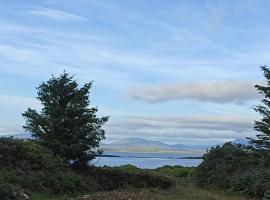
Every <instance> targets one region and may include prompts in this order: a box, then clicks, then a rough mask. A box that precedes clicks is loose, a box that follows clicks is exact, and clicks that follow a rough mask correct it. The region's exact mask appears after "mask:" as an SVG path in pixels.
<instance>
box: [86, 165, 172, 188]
mask: <svg viewBox="0 0 270 200" xmlns="http://www.w3.org/2000/svg"><path fill="white" fill-rule="evenodd" d="M82 173H83V174H84V176H86V177H92V178H93V179H94V180H96V181H97V182H98V184H99V187H100V190H114V189H119V188H125V187H135V188H161V189H168V188H170V187H172V186H174V185H175V180H174V179H173V178H170V177H168V176H165V175H162V174H160V173H156V172H153V171H151V170H142V169H138V168H136V167H131V166H130V165H129V166H127V167H123V166H122V167H106V168H90V169H88V170H86V171H84V172H82Z"/></svg>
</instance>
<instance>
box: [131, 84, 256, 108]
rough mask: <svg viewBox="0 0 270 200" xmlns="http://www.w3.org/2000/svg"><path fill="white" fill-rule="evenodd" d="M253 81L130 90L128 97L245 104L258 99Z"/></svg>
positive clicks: (155, 101) (154, 100) (162, 86)
mask: <svg viewBox="0 0 270 200" xmlns="http://www.w3.org/2000/svg"><path fill="white" fill-rule="evenodd" d="M254 84H255V82H252V81H237V80H224V81H209V82H202V83H189V84H178V85H177V84H173V85H172V84H171V85H169V84H168V85H166V84H163V85H157V86H145V87H140V88H130V89H129V90H128V97H130V98H131V99H134V100H142V101H145V102H149V103H157V102H164V101H172V100H184V99H193V100H198V101H201V102H215V103H228V102H229V103H230V102H233V103H243V102H246V101H249V100H254V99H257V98H258V93H257V91H256V89H255V88H254Z"/></svg>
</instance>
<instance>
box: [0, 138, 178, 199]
mask: <svg viewBox="0 0 270 200" xmlns="http://www.w3.org/2000/svg"><path fill="white" fill-rule="evenodd" d="M80 170H81V171H80ZM174 184H175V182H174V180H173V179H172V178H169V177H167V176H163V175H161V174H158V173H155V172H152V171H148V170H141V169H138V168H136V167H134V166H131V165H130V166H126V167H120V168H109V167H106V168H96V167H91V166H87V167H85V168H83V169H82V168H76V170H75V169H73V170H71V169H70V168H68V167H67V166H66V165H64V162H63V161H62V160H61V159H60V158H59V157H55V156H54V155H53V154H52V153H51V152H50V151H49V150H48V149H46V148H45V147H42V146H40V145H39V144H38V143H36V142H35V141H31V140H18V139H14V138H0V197H1V195H2V196H7V197H6V198H9V199H10V200H12V198H13V196H14V195H13V194H15V193H14V192H13V193H10V191H11V190H12V191H25V193H26V194H28V195H30V196H31V194H32V193H35V192H38V193H45V194H48V195H55V194H57V195H59V194H65V195H66V194H70V195H76V194H80V193H91V192H93V191H107V190H113V189H119V188H130V187H132V188H162V189H166V188H169V187H172V186H174ZM7 191H8V195H7ZM12 195H13V196H12ZM16 198H17V197H16ZM0 199H1V200H2V199H4V198H0ZM9 199H6V200H9Z"/></svg>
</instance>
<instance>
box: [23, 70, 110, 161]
mask: <svg viewBox="0 0 270 200" xmlns="http://www.w3.org/2000/svg"><path fill="white" fill-rule="evenodd" d="M91 86H92V82H90V83H86V84H85V85H84V86H83V87H81V88H79V86H78V83H77V81H76V80H74V77H73V76H70V75H69V74H68V73H66V72H64V73H63V74H61V75H60V76H59V77H54V76H52V78H51V79H50V80H48V81H47V82H44V83H42V84H40V85H39V87H37V90H38V96H37V99H38V100H39V101H40V102H41V104H42V106H43V108H42V110H41V112H40V113H38V112H37V111H36V110H33V109H30V108H28V109H27V111H26V112H24V113H23V114H22V115H23V117H24V118H25V119H26V124H25V126H23V128H24V129H25V130H26V131H29V132H30V133H31V134H32V136H33V137H34V139H35V140H36V141H38V142H39V143H40V144H42V145H44V146H45V147H47V148H49V149H50V150H52V152H54V154H56V155H60V156H62V157H63V158H64V160H65V162H66V163H67V164H68V165H71V164H72V165H74V166H78V165H86V164H87V163H88V162H89V161H90V160H92V159H94V158H95V157H96V155H97V154H100V153H101V151H100V150H98V148H99V143H100V141H101V140H102V139H104V138H105V131H104V130H103V129H102V125H103V124H104V123H105V122H107V120H108V117H101V118H99V117H97V115H96V113H97V111H98V109H97V108H95V107H89V105H90V100H89V90H90V89H91Z"/></svg>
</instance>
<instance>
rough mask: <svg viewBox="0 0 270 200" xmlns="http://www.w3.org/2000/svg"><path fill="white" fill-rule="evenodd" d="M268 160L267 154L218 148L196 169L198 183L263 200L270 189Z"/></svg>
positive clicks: (240, 148)
mask: <svg viewBox="0 0 270 200" xmlns="http://www.w3.org/2000/svg"><path fill="white" fill-rule="evenodd" d="M268 156H269V152H261V151H258V150H257V149H254V148H252V147H246V146H242V145H235V144H231V143H227V144H224V145H223V146H217V147H215V148H212V149H210V150H209V151H208V152H207V153H206V154H205V155H204V156H203V162H202V163H201V164H200V165H199V167H198V168H197V176H198V183H199V185H200V186H207V187H209V186H214V187H220V188H223V189H226V190H229V191H233V192H238V193H240V194H242V195H244V196H247V197H251V198H258V199H262V198H263V197H264V196H265V195H266V196H267V195H268V194H267V193H266V191H267V190H269V188H270V169H269V157H268ZM265 198H266V197H265Z"/></svg>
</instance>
